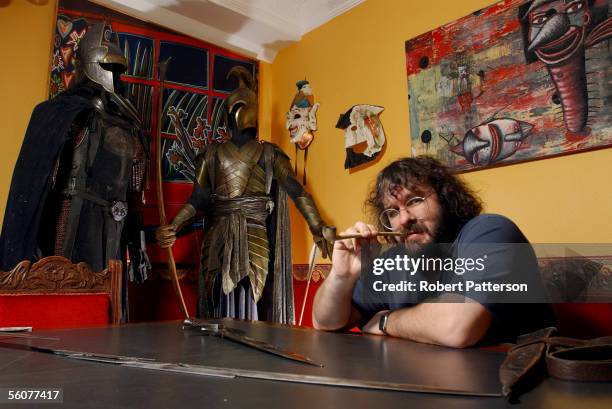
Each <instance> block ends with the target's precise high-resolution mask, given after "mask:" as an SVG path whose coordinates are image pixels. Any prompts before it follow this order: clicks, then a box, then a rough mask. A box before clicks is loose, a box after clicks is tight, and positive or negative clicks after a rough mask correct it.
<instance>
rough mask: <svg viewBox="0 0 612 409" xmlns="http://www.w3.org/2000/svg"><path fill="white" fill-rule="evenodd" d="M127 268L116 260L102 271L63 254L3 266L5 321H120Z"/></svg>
mask: <svg viewBox="0 0 612 409" xmlns="http://www.w3.org/2000/svg"><path fill="white" fill-rule="evenodd" d="M121 272H122V265H121V262H120V261H115V260H111V261H110V262H109V265H108V268H107V269H105V270H103V271H101V272H94V271H92V270H91V268H90V267H89V266H88V265H87V264H86V263H77V264H73V263H72V262H70V260H68V259H66V258H64V257H60V256H51V257H45V258H43V259H41V260H39V261H37V262H35V263H32V262H30V261H22V262H20V263H19V264H17V265H16V266H15V267H14V268H13V269H12V270H11V271H7V272H4V271H0V326H33V327H37V328H61V327H79V326H90V325H104V324H118V323H119V321H120V312H121V311H120V306H121ZM104 321H106V322H104Z"/></svg>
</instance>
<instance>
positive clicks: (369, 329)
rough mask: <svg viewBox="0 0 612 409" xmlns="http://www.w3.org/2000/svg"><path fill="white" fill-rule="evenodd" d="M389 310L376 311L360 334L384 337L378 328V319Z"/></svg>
mask: <svg viewBox="0 0 612 409" xmlns="http://www.w3.org/2000/svg"><path fill="white" fill-rule="evenodd" d="M388 311H389V310H382V311H378V312H377V313H376V314H375V315H374V316H373V317H372V319H371V320H370V321H368V323H367V324H365V325H364V326H363V328H362V329H361V331H362V332H365V333H367V334H372V335H385V334H383V332H382V331H381V330H380V328H379V324H380V317H382V316H383V315H384V314H385V313H387V312H388Z"/></svg>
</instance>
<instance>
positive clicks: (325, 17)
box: [90, 0, 365, 62]
mask: <svg viewBox="0 0 612 409" xmlns="http://www.w3.org/2000/svg"><path fill="white" fill-rule="evenodd" d="M90 1H92V2H93V3H97V4H101V5H103V6H106V7H108V8H111V9H114V10H117V11H120V12H122V13H125V14H128V15H130V16H132V17H136V18H138V19H140V20H145V21H149V22H152V23H155V24H158V25H160V26H163V27H166V28H169V29H171V30H174V31H178V32H180V33H183V34H187V35H189V36H192V37H195V38H198V39H200V40H204V41H206V42H209V43H212V44H215V45H217V46H220V47H224V48H227V49H230V50H232V51H236V52H239V53H241V54H244V55H248V56H251V57H255V58H257V59H258V60H262V61H266V62H272V61H273V60H274V58H275V57H276V54H277V53H278V52H279V51H280V50H282V49H283V48H285V47H287V46H289V45H291V44H292V43H295V42H297V41H300V39H301V38H302V36H303V35H304V34H306V33H308V32H309V31H311V30H313V29H315V28H316V27H318V26H320V25H322V24H324V23H326V22H327V21H329V20H331V19H333V18H334V17H336V16H339V15H340V14H342V13H344V12H345V11H347V10H350V9H351V8H353V7H355V6H356V5H358V4H360V3H362V2H363V1H365V0H90Z"/></svg>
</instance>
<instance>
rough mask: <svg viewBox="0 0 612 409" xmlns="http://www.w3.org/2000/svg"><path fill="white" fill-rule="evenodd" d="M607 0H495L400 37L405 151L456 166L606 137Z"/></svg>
mask: <svg viewBox="0 0 612 409" xmlns="http://www.w3.org/2000/svg"><path fill="white" fill-rule="evenodd" d="M611 38H612V17H610V1H609V0H533V1H522V0H504V1H501V2H499V3H496V4H494V5H492V6H490V7H487V8H485V9H482V10H479V11H477V12H474V13H472V14H471V15H468V16H465V17H463V18H461V19H459V20H457V21H454V22H451V23H449V24H446V25H444V26H442V27H439V28H437V29H435V30H432V31H430V32H428V33H425V34H423V35H420V36H418V37H416V38H414V39H412V40H409V41H407V42H406V65H407V74H408V87H409V98H410V133H411V135H410V138H411V142H412V154H413V155H420V154H428V155H432V156H435V157H437V158H438V159H440V160H441V161H442V162H443V163H445V164H447V165H448V166H450V167H451V168H453V169H455V170H459V171H465V170H473V169H479V168H483V167H489V166H497V165H503V164H509V163H516V162H521V161H526V160H533V159H540V158H544V157H550V156H557V155H562V154H567V153H574V152H580V151H585V150H591V149H598V148H604V147H609V146H612V111H611V109H610V108H611V105H612V87H611V86H610V83H611V82H612V53H611V49H610V39H611Z"/></svg>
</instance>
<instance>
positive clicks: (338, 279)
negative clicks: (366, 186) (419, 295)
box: [312, 222, 377, 331]
mask: <svg viewBox="0 0 612 409" xmlns="http://www.w3.org/2000/svg"><path fill="white" fill-rule="evenodd" d="M376 233H377V231H376V228H375V227H374V226H370V225H367V224H365V223H362V222H358V223H356V224H355V226H353V227H352V228H350V229H348V230H346V231H344V232H342V234H361V235H362V236H363V238H362V239H348V240H336V242H335V243H334V256H333V258H332V269H331V272H330V274H329V276H328V277H327V278H326V279H325V281H324V282H323V284H322V285H321V287H320V288H319V290H318V291H317V294H316V296H315V299H314V304H313V307H312V322H313V325H314V327H315V328H316V329H323V330H327V331H336V330H342V329H350V328H352V327H354V326H356V325H361V324H362V323H363V318H362V317H361V314H360V313H359V312H358V311H357V309H356V308H355V307H354V306H353V305H352V295H353V289H354V288H355V285H356V284H357V280H359V277H361V247H362V245H365V244H366V243H368V242H371V241H373V240H376V239H375V237H376Z"/></svg>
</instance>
